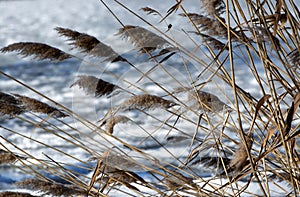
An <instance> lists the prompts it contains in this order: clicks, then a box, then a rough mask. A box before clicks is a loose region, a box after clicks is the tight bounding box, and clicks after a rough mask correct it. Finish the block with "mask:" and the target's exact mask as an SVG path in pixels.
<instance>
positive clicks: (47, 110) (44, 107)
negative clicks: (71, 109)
mask: <svg viewBox="0 0 300 197" xmlns="http://www.w3.org/2000/svg"><path fill="white" fill-rule="evenodd" d="M14 95H15V96H16V98H17V99H18V100H19V101H20V102H21V103H22V105H23V106H24V108H25V109H26V110H27V111H32V112H36V113H42V114H48V115H50V114H51V115H53V116H54V117H56V118H64V117H67V116H68V115H67V114H65V113H64V112H62V111H61V110H59V109H57V108H55V107H51V106H50V105H48V104H46V103H43V102H41V101H39V100H36V99H34V98H29V97H27V96H22V95H18V94H14Z"/></svg>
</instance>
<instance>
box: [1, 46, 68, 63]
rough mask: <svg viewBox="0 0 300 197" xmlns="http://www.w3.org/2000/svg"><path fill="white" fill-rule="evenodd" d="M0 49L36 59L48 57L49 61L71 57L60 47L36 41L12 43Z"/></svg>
mask: <svg viewBox="0 0 300 197" xmlns="http://www.w3.org/2000/svg"><path fill="white" fill-rule="evenodd" d="M0 51H1V52H2V53H7V52H12V51H17V52H19V53H18V54H20V55H23V56H24V57H27V56H31V55H34V56H35V57H34V58H35V59H38V60H45V59H49V60H51V61H62V60H65V59H69V58H71V57H72V56H71V55H69V54H67V53H65V52H63V51H61V50H60V49H57V48H55V47H52V46H49V45H47V44H43V43H37V42H18V43H13V44H10V45H8V46H7V47H4V48H2V49H0Z"/></svg>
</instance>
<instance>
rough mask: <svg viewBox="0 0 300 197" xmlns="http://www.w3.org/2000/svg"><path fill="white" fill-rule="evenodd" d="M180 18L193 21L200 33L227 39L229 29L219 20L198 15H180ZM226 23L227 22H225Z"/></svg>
mask: <svg viewBox="0 0 300 197" xmlns="http://www.w3.org/2000/svg"><path fill="white" fill-rule="evenodd" d="M179 15H180V16H184V17H188V18H189V19H190V20H192V21H193V22H194V23H195V25H197V28H198V29H199V31H200V32H205V33H206V34H207V35H210V36H219V37H222V38H225V37H227V28H226V27H225V26H224V25H223V24H222V23H221V22H220V21H219V20H217V19H215V18H210V17H208V16H204V15H201V14H196V13H188V14H187V15H185V14H179ZM223 22H225V21H223Z"/></svg>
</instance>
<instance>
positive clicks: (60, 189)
mask: <svg viewBox="0 0 300 197" xmlns="http://www.w3.org/2000/svg"><path fill="white" fill-rule="evenodd" d="M16 184H17V185H18V186H20V187H22V188H26V189H32V190H39V191H42V192H45V193H46V195H54V196H73V195H76V196H78V195H86V193H87V191H86V190H83V189H80V188H78V187H76V186H74V185H66V184H60V183H54V182H47V181H44V180H39V179H27V180H24V181H20V182H17V183H16Z"/></svg>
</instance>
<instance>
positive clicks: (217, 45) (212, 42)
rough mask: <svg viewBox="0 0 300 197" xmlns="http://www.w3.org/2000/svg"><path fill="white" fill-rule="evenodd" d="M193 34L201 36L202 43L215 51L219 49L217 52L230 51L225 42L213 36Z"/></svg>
mask: <svg viewBox="0 0 300 197" xmlns="http://www.w3.org/2000/svg"><path fill="white" fill-rule="evenodd" d="M193 33H195V34H197V35H199V36H201V37H202V41H203V42H205V43H206V44H207V45H209V46H210V47H211V48H213V49H217V50H222V49H226V50H228V46H226V44H224V43H223V42H221V41H219V40H217V39H216V38H214V37H211V36H209V35H206V34H202V33H200V32H193Z"/></svg>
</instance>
